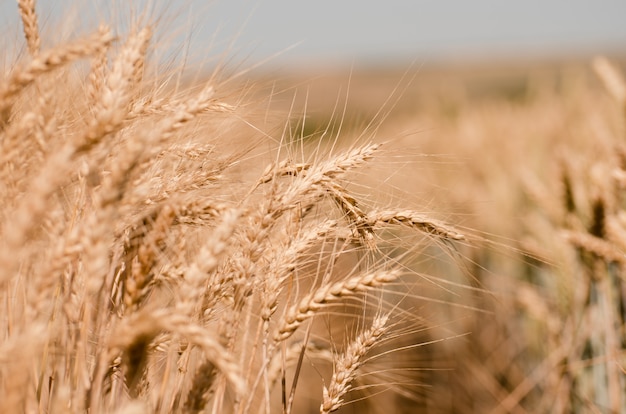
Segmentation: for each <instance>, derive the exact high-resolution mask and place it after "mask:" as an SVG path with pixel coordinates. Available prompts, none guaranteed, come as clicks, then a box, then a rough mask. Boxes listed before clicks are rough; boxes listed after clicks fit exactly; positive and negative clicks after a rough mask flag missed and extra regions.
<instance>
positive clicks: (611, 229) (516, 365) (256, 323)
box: [0, 0, 626, 413]
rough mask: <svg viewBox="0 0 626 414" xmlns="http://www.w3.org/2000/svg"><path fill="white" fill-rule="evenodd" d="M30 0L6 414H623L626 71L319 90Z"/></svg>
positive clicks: (6, 134)
mask: <svg viewBox="0 0 626 414" xmlns="http://www.w3.org/2000/svg"><path fill="white" fill-rule="evenodd" d="M17 3H18V8H19V13H20V16H21V24H22V31H23V37H22V39H21V40H20V42H21V44H20V45H19V46H18V49H17V50H18V51H21V52H20V53H16V54H15V55H16V56H15V59H14V60H11V59H13V57H12V56H9V55H10V53H8V51H7V53H6V56H4V57H3V67H4V73H3V74H2V77H1V78H0V146H1V150H0V157H1V158H2V160H1V161H0V197H1V198H0V301H1V304H2V312H1V313H0V316H1V318H0V329H1V332H2V336H1V338H0V412H3V413H5V412H6V413H19V412H27V413H30V412H45V413H84V412H89V413H109V412H110V413H171V412H183V413H200V412H210V413H251V412H254V413H274V412H282V413H308V412H320V413H330V412H335V411H336V412H340V413H341V412H343V413H350V412H359V413H366V412H372V413H374V412H389V411H390V410H393V412H398V413H401V412H407V413H408V412H429V413H430V412H433V413H453V412H455V413H456V412H458V413H469V412H476V413H489V412H491V413H509V412H511V413H526V412H535V413H558V412H563V413H569V412H610V413H618V412H623V411H624V410H626V392H625V387H626V384H625V382H624V381H625V378H624V374H625V372H626V371H625V370H626V368H625V367H626V365H625V362H626V361H625V359H624V352H623V350H624V348H625V346H626V336H625V332H624V320H625V318H626V305H625V304H624V299H625V297H626V290H625V289H626V285H625V284H624V280H623V276H624V272H623V268H624V264H625V263H626V259H625V255H624V250H626V215H625V213H624V210H623V205H624V204H623V203H624V189H625V188H626V178H625V177H626V145H625V142H624V139H626V84H625V82H624V80H623V77H622V71H621V70H620V68H619V66H618V65H616V64H614V63H613V62H611V61H609V60H607V59H605V58H598V59H596V60H594V61H593V62H589V65H587V66H584V67H582V68H575V69H568V70H567V71H565V72H563V73H559V75H558V76H557V75H555V76H552V75H551V76H539V75H537V76H528V77H527V78H524V79H525V80H524V83H523V85H522V86H523V87H521V88H520V87H519V85H517V84H516V85H514V86H515V87H514V88H513V89H509V90H507V93H500V94H495V95H489V94H488V93H479V92H480V91H479V92H476V91H472V90H470V89H471V88H469V87H468V85H474V84H475V83H474V84H472V83H463V82H459V83H458V84H455V83H450V82H447V81H445V80H444V81H443V82H442V83H441V85H445V87H442V88H439V89H438V88H434V89H433V90H422V89H419V90H418V91H417V92H415V93H414V92H413V91H412V90H411V89H410V87H408V86H406V87H400V88H397V87H396V88H392V91H391V92H390V94H389V95H387V97H386V98H385V97H383V98H382V99H380V98H379V97H376V96H370V95H368V97H367V99H360V97H359V93H361V92H360V91H365V89H364V88H359V86H358V81H359V79H358V77H356V76H355V78H354V80H353V84H352V86H351V88H352V89H351V91H350V93H351V94H352V95H350V96H353V95H354V96H356V98H353V101H352V102H355V101H357V102H374V107H373V108H369V107H367V108H365V107H364V108H360V107H359V106H358V104H352V103H351V102H350V101H349V99H347V97H346V94H347V93H344V94H342V93H343V92H341V91H337V93H336V94H335V95H334V96H335V97H336V98H333V99H331V100H330V101H329V102H316V92H315V90H314V89H311V90H310V94H309V93H308V92H307V93H306V94H305V95H304V100H303V101H302V102H300V101H299V99H300V97H302V96H303V95H302V94H300V95H298V97H296V94H295V92H294V89H292V88H290V87H284V88H283V87H282V86H281V85H279V83H280V82H281V80H269V81H268V80H267V79H260V78H254V77H253V76H252V75H249V79H247V80H246V79H244V80H243V81H242V79H243V78H245V77H246V76H247V75H246V74H247V73H248V72H246V71H245V70H244V71H241V72H239V73H237V74H236V75H235V76H233V74H232V73H228V70H226V68H220V69H216V70H215V71H213V72H212V73H211V74H209V75H207V74H206V73H203V74H202V75H198V74H197V73H195V74H194V73H185V71H186V70H188V68H187V67H185V65H184V63H182V62H181V63H180V64H171V62H170V63H168V64H164V63H163V62H162V61H160V60H159V59H157V58H155V57H156V56H158V53H157V52H158V50H159V48H160V47H163V46H162V45H161V44H160V43H159V41H158V39H159V38H160V37H159V36H158V35H159V33H160V32H159V30H160V27H159V24H158V19H148V18H145V16H142V17H140V18H136V19H135V20H133V21H132V22H131V24H130V25H128V27H126V26H122V27H116V26H114V25H112V24H111V25H110V24H107V23H106V22H102V23H101V24H100V26H99V27H98V28H97V29H96V30H94V31H93V32H92V33H83V34H76V35H74V36H70V37H69V38H68V39H64V40H61V39H49V38H46V37H44V35H42V33H44V31H43V30H42V29H41V26H42V25H41V24H40V21H39V18H38V14H37V12H36V10H35V6H36V5H35V2H34V0H19V1H18V2H17ZM590 68H592V69H590ZM592 71H593V73H592ZM233 78H238V81H237V82H234V81H233ZM426 79H427V75H425V74H421V73H418V74H417V75H416V76H415V77H413V78H412V80H410V82H409V83H403V82H404V81H400V84H402V85H407V84H414V85H420V84H423V83H428V82H426ZM282 81H285V80H284V79H283V80H282ZM277 82H278V83H277ZM365 83H367V84H371V83H372V82H369V81H368V80H367V79H366V80H365ZM431 84H432V83H431ZM251 85H252V86H251ZM277 85H278V86H277ZM318 87H319V90H318V92H317V93H318V95H319V96H322V97H324V98H328V96H333V94H329V93H326V90H324V89H323V88H322V87H321V86H319V85H318ZM278 90H280V93H279V92H277V91H278ZM511 91H512V92H511ZM483 92H484V91H483ZM363 93H365V92H363ZM417 95H419V98H416V96H417ZM284 96H293V97H292V98H289V99H286V100H284V101H282V103H281V104H279V105H276V102H281V97H284ZM477 96H481V98H478V97H477ZM484 96H487V97H486V98H485V97H484ZM342 97H343V98H345V99H343V98H342ZM389 97H391V98H389ZM322 101H323V99H322Z"/></svg>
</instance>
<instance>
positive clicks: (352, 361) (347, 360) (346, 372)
mask: <svg viewBox="0 0 626 414" xmlns="http://www.w3.org/2000/svg"><path fill="white" fill-rule="evenodd" d="M387 320H388V316H379V317H377V318H376V319H375V320H374V323H373V324H372V326H371V328H370V329H368V330H367V331H365V332H363V333H361V334H360V335H359V336H357V338H356V339H355V340H354V341H353V342H352V343H351V344H350V345H348V348H347V349H346V350H345V352H344V353H343V355H341V356H340V357H339V358H338V359H337V361H336V362H335V367H334V369H333V376H332V378H331V380H330V385H329V386H328V388H327V387H324V391H323V396H324V397H323V398H324V400H323V402H322V405H321V406H320V413H322V414H327V413H330V412H331V411H335V410H337V409H339V407H341V406H342V405H343V397H344V396H345V395H346V394H347V393H348V391H350V389H351V388H352V385H351V383H352V381H353V380H354V379H355V378H356V371H357V369H358V368H359V367H360V366H361V365H362V364H363V357H364V356H365V354H366V353H367V352H368V351H369V350H370V349H371V348H372V346H374V345H375V344H376V342H377V341H378V340H379V339H380V337H381V336H382V335H383V334H384V333H385V332H386V330H387V327H386V324H387Z"/></svg>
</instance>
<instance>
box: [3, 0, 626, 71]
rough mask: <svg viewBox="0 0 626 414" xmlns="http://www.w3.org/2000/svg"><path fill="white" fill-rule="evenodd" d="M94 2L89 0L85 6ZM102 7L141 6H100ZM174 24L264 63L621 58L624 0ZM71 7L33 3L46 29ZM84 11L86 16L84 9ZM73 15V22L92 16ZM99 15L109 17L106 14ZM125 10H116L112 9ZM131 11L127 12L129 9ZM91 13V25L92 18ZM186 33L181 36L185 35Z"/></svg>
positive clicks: (217, 6)
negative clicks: (611, 55)
mask: <svg viewBox="0 0 626 414" xmlns="http://www.w3.org/2000/svg"><path fill="white" fill-rule="evenodd" d="M85 3H86V4H93V3H94V1H93V0H92V1H86V2H85ZM99 3H100V6H99V8H100V10H105V9H109V10H111V9H116V10H117V9H123V10H128V7H127V5H128V4H135V5H136V7H137V8H139V9H141V8H143V6H142V4H147V3H153V2H151V1H149V0H141V1H122V0H117V1H100V2H99ZM157 3H162V4H167V3H169V6H168V7H169V8H168V13H172V11H178V15H179V18H178V20H177V21H176V23H174V24H173V25H174V26H176V27H181V26H182V27H189V24H188V22H193V23H194V24H195V29H194V31H193V33H192V37H191V39H192V43H191V50H190V52H191V54H193V55H197V56H200V57H201V58H204V57H206V56H205V55H211V54H212V55H217V54H219V53H220V52H222V51H223V50H224V49H225V48H227V47H229V46H232V48H231V49H230V52H229V53H230V54H231V55H233V60H234V61H242V60H243V61H245V62H247V63H249V64H250V63H252V64H253V63H255V62H258V61H261V60H264V59H267V58H269V57H272V56H275V55H276V54H279V56H276V57H274V58H272V59H271V60H270V62H269V63H268V65H269V66H281V65H300V66H302V65H308V64H311V63H320V64H322V63H326V62H327V63H333V64H351V63H355V64H357V65H358V64H359V63H363V64H367V63H371V62H373V61H375V62H379V63H381V62H383V63H385V62H388V63H393V62H395V61H398V62H402V63H406V62H407V61H418V62H429V61H433V62H436V61H438V60H441V59H446V60H450V59H452V60H463V59H466V58H471V59H475V60H476V59H493V58H497V59H504V58H507V57H514V58H515V57H517V58H525V57H533V56H539V57H546V56H547V57H557V58H558V57H559V56H565V57H567V56H572V55H582V56H587V55H594V54H598V53H604V52H609V53H618V52H624V54H626V1H624V0H593V1H592V0H587V1H583V0H525V1H522V0H515V1H514V0H456V1H453V0H405V1H401V0H386V1H372V0H364V1H358V0H343V1H341V0H334V1H333V0H316V1H311V0H307V1H295V0H291V1H290V0H230V1H226V0H212V1H207V0H179V1H170V2H157ZM15 4H16V3H15V1H14V0H0V25H3V26H5V28H9V26H10V25H11V24H14V23H15V20H16V19H17V17H16V5H15ZM75 4H76V1H69V0H67V1H62V0H56V1H55V0H39V1H38V9H39V10H40V15H41V16H43V17H42V23H43V24H50V23H51V22H58V21H61V19H60V17H59V16H60V15H61V11H62V10H63V9H64V8H67V7H71V6H72V5H75ZM81 13H83V12H81ZM81 13H79V14H78V16H77V18H78V19H79V20H81V19H82V20H85V21H86V20H88V18H90V17H91V18H93V17H94V16H93V13H92V12H85V13H83V14H81ZM104 14H106V12H105V13H104ZM119 14H122V13H121V12H120V13H118V15H119ZM127 14H128V13H127ZM97 20H98V18H97V17H96V18H95V20H94V21H97ZM183 31H184V30H183Z"/></svg>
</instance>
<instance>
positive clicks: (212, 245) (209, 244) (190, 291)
mask: <svg viewBox="0 0 626 414" xmlns="http://www.w3.org/2000/svg"><path fill="white" fill-rule="evenodd" d="M240 214H241V212H240V211H239V210H226V211H224V212H223V213H222V214H221V222H220V223H219V224H218V225H217V226H216V228H215V229H214V230H213V232H212V233H211V237H209V238H207V240H206V242H205V243H204V244H203V246H202V247H201V248H200V251H199V252H198V254H197V255H196V257H195V258H194V261H193V263H192V264H191V265H190V266H189V268H188V270H187V271H186V272H185V276H184V279H183V281H182V283H181V284H180V285H179V290H178V294H179V295H180V300H179V301H178V302H177V303H176V307H177V309H179V310H180V312H182V313H185V314H187V315H189V316H192V315H193V314H194V311H195V310H196V308H197V307H198V305H201V304H202V300H201V299H202V298H204V297H205V296H206V295H207V292H211V291H213V289H216V287H215V286H214V283H208V275H210V274H211V273H212V272H213V271H214V270H215V269H216V268H217V266H218V265H219V263H220V260H221V257H222V255H223V254H224V252H225V251H226V249H227V248H228V246H229V244H230V238H231V236H232V235H233V233H234V232H235V229H236V228H237V224H238V219H239V217H240ZM215 282H216V283H217V284H219V282H218V281H215Z"/></svg>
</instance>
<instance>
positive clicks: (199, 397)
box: [183, 361, 216, 414]
mask: <svg viewBox="0 0 626 414" xmlns="http://www.w3.org/2000/svg"><path fill="white" fill-rule="evenodd" d="M215 373H216V372H215V365H213V363H212V362H211V361H205V362H204V363H203V364H202V365H200V367H199V368H198V369H197V370H196V373H195V375H194V377H193V382H192V384H191V389H190V390H189V393H188V394H187V400H186V401H185V405H184V407H183V410H184V412H186V413H194V414H195V413H200V412H202V411H203V410H204V407H206V405H207V403H208V401H209V399H210V394H211V388H212V386H213V384H214V381H215Z"/></svg>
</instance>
